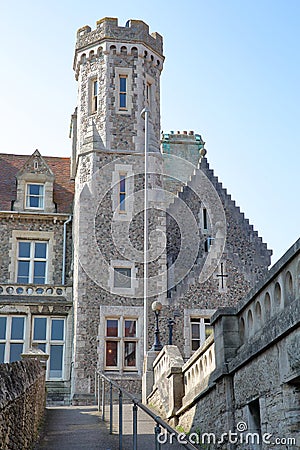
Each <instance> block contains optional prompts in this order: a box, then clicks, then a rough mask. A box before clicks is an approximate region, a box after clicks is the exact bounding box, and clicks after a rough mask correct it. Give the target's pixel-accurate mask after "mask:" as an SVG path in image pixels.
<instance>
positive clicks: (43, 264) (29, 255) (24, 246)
mask: <svg viewBox="0 0 300 450" xmlns="http://www.w3.org/2000/svg"><path fill="white" fill-rule="evenodd" d="M47 260H48V242H46V241H29V240H18V243H17V270H16V273H17V280H16V281H17V283H20V284H31V283H33V284H47Z"/></svg>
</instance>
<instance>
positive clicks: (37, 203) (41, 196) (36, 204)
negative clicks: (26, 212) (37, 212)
mask: <svg viewBox="0 0 300 450" xmlns="http://www.w3.org/2000/svg"><path fill="white" fill-rule="evenodd" d="M44 200H45V186H44V184H38V183H28V184H26V202H25V204H26V209H44V203H45V201H44Z"/></svg>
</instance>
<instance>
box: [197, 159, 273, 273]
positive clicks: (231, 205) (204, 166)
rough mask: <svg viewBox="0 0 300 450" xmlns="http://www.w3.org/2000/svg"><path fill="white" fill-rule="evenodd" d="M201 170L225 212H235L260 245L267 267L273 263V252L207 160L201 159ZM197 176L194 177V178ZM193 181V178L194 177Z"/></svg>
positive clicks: (245, 228) (239, 220)
mask: <svg viewBox="0 0 300 450" xmlns="http://www.w3.org/2000/svg"><path fill="white" fill-rule="evenodd" d="M199 169H200V170H202V172H203V173H204V174H205V175H206V176H207V177H208V179H209V180H210V181H211V183H212V184H213V186H214V187H215V189H216V191H217V192H218V194H219V196H220V198H221V201H222V203H223V205H224V208H225V211H226V210H231V211H232V212H234V215H235V217H236V220H237V221H238V222H239V223H241V224H243V228H244V230H245V232H246V233H248V234H249V237H250V239H251V241H256V242H257V245H259V247H260V248H257V250H259V252H260V254H261V255H263V254H264V255H265V257H266V264H267V266H269V265H270V263H271V256H272V253H273V251H272V250H269V249H268V246H267V244H266V243H264V242H263V240H262V238H261V237H260V236H259V235H258V232H257V231H256V230H254V227H253V225H251V224H250V223H249V219H247V218H245V214H244V213H243V212H241V210H240V207H239V206H237V205H236V202H235V201H234V200H232V198H231V195H230V194H228V192H227V189H226V188H224V187H223V185H222V183H221V182H220V181H219V179H218V177H217V176H215V175H214V171H213V170H212V169H210V167H209V163H208V161H207V158H205V157H204V158H201V160H200V164H199ZM195 176H196V174H195V175H194V177H195ZM192 179H193V177H192Z"/></svg>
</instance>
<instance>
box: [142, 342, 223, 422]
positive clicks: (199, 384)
mask: <svg viewBox="0 0 300 450" xmlns="http://www.w3.org/2000/svg"><path fill="white" fill-rule="evenodd" d="M214 369H215V348H214V340H213V336H210V337H209V338H208V339H207V340H206V341H205V343H204V344H203V345H202V347H200V348H199V349H198V350H197V351H196V352H195V353H194V355H193V356H192V357H191V358H190V359H189V361H187V362H186V363H184V361H183V358H182V356H181V354H180V352H179V350H178V348H177V347H176V346H175V345H166V346H165V347H164V348H163V349H162V351H161V352H160V353H159V354H158V355H157V357H156V359H155V361H154V363H153V371H154V385H153V389H152V392H151V394H150V395H149V396H148V398H147V402H148V404H150V405H152V406H153V407H154V408H155V409H156V410H157V411H159V413H160V414H161V415H162V416H163V417H164V418H166V419H168V420H169V421H170V423H173V425H176V421H177V418H176V416H177V413H178V411H179V410H180V409H182V408H186V407H187V406H189V405H190V404H192V403H193V401H194V398H195V397H196V396H197V395H198V394H199V392H200V391H201V390H204V389H206V387H207V386H208V381H209V375H210V374H211V373H212V372H213V371H214Z"/></svg>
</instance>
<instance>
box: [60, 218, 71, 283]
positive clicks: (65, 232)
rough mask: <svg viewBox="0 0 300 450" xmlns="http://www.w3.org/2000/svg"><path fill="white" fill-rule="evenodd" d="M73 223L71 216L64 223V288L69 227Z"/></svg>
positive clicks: (62, 274)
mask: <svg viewBox="0 0 300 450" xmlns="http://www.w3.org/2000/svg"><path fill="white" fill-rule="evenodd" d="M71 221H72V216H69V218H68V220H66V221H65V222H64V235H63V258H62V273H61V284H62V286H64V284H65V281H66V253H67V225H68V223H70V222H71Z"/></svg>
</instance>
